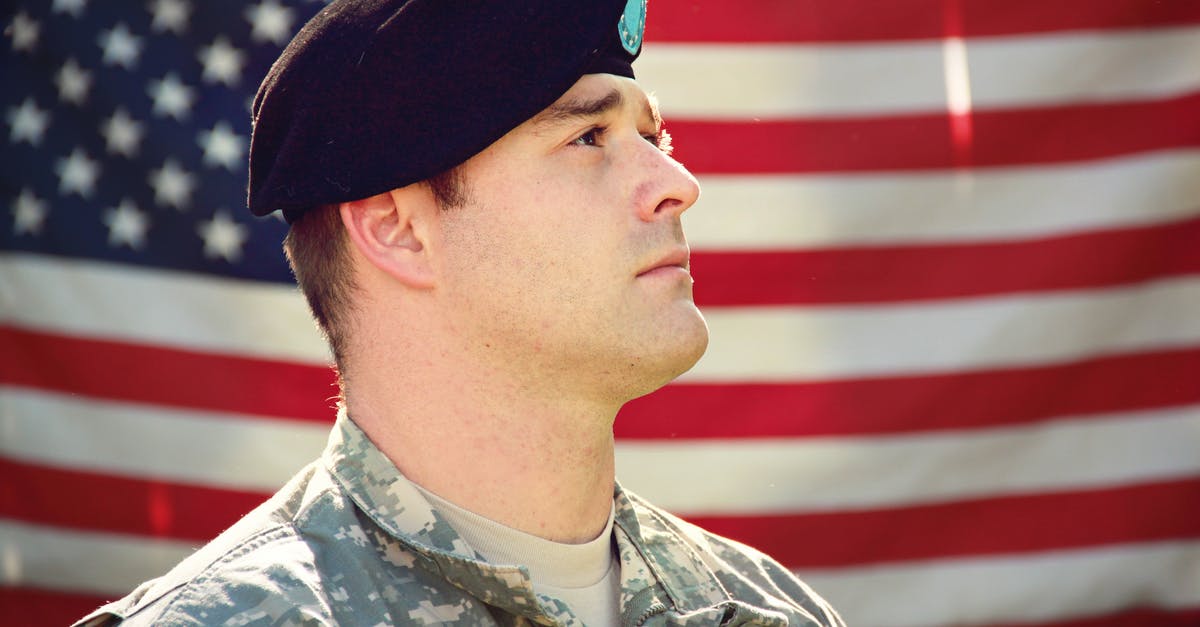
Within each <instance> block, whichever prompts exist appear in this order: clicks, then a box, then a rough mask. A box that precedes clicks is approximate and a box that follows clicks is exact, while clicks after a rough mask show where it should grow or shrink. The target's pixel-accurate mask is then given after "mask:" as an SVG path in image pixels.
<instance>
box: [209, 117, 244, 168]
mask: <svg viewBox="0 0 1200 627" xmlns="http://www.w3.org/2000/svg"><path fill="white" fill-rule="evenodd" d="M197 141H198V143H199V144H200V147H201V148H203V149H204V163H205V164H207V165H211V166H222V167H224V168H225V169H226V170H229V171H230V172H234V171H236V170H237V168H238V166H239V165H241V161H242V155H243V154H244V153H245V152H246V140H245V138H243V137H242V136H240V135H238V134H236V133H234V132H233V129H232V128H230V126H229V123H227V122H225V121H224V120H222V121H220V122H217V125H216V126H214V127H213V128H212V130H208V131H201V132H200V134H199V135H198V139H197Z"/></svg>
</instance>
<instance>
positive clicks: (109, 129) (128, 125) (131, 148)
mask: <svg viewBox="0 0 1200 627" xmlns="http://www.w3.org/2000/svg"><path fill="white" fill-rule="evenodd" d="M100 133H101V134H102V135H104V141H105V143H106V148H107V150H108V152H110V153H113V154H118V155H124V156H126V157H130V158H133V157H136V156H137V154H138V149H139V146H140V144H141V142H142V137H143V136H144V135H145V129H143V128H142V124H141V122H138V121H137V120H134V119H133V118H131V117H129V112H127V111H126V110H125V108H124V107H117V110H116V111H114V112H113V114H112V116H111V117H109V118H108V120H107V121H105V122H104V126H103V127H102V128H101V129H100Z"/></svg>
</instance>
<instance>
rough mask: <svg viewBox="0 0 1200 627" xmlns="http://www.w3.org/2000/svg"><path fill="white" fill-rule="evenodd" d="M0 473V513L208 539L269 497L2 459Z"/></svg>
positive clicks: (83, 526)
mask: <svg viewBox="0 0 1200 627" xmlns="http://www.w3.org/2000/svg"><path fill="white" fill-rule="evenodd" d="M0 475H3V476H4V477H5V481H6V482H7V483H9V484H10V489H8V490H4V491H3V492H0V517H4V518H12V519H16V520H23V521H26V522H30V523H36V524H44V525H52V526H55V527H70V528H75V529H87V530H89V531H105V532H110V533H124V534H135V535H141V536H153V537H157V538H178V539H184V540H200V541H205V540H209V539H211V538H213V537H214V536H216V535H217V534H218V533H220V532H221V531H223V530H224V529H225V528H226V527H228V526H229V525H232V524H233V523H235V522H237V520H238V518H239V517H241V516H242V515H243V514H245V513H246V512H249V511H250V510H252V509H254V508H255V507H257V506H258V505H259V504H260V503H262V502H263V501H264V500H266V499H267V498H268V497H269V496H270V494H261V493H255V492H247V491H241V490H232V489H218V488H209V487H203V486H189V485H185V484H180V483H172V482H171V481H169V480H161V479H154V478H150V477H138V478H130V477H117V476H113V475H107V474H101V473H94V472H87V471H82V470H66V469H60V468H51V467H48V466H40V465H35V464H27V463H23V462H18V461H14V460H11V459H4V458H0ZM81 503H86V504H87V505H86V506H81Z"/></svg>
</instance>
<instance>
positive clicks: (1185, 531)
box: [687, 477, 1200, 569]
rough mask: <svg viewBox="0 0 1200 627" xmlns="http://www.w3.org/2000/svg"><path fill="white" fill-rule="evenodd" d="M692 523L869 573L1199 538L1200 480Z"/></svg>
mask: <svg viewBox="0 0 1200 627" xmlns="http://www.w3.org/2000/svg"><path fill="white" fill-rule="evenodd" d="M687 518H688V519H689V520H690V521H692V522H694V523H696V524H697V525H700V526H701V527H704V528H705V529H707V530H709V531H712V532H714V533H717V534H719V535H723V536H726V537H729V538H732V539H734V540H738V541H740V542H744V543H746V544H749V545H750V546H753V547H755V548H757V549H759V550H761V551H763V552H765V553H767V554H768V555H770V556H772V557H774V558H775V559H776V560H779V561H780V562H781V563H783V564H784V565H786V566H788V567H789V568H793V569H803V568H830V567H842V566H862V565H865V564H871V563H885V562H899V561H907V560H922V559H934V558H946V557H956V556H967V555H970V556H973V557H977V556H983V555H1000V554H1012V553H1023V552H1033V551H1051V550H1063V549H1068V548H1080V547H1090V546H1102V545H1109V544H1123V543H1132V542H1155V541H1162V540H1178V539H1193V538H1198V537H1200V478H1196V477H1193V478H1188V479H1182V480H1177V481H1163V482H1156V483H1145V484H1139V485H1132V486H1122V487H1118V488H1105V489H1098V490H1088V491H1074V492H1056V493H1042V494H1032V495H1021V496H1005V497H994V498H987V499H976V500H964V501H956V502H952V503H939V504H935V505H910V506H906V507H898V508H888V509H872V510H867V511H839V512H830V513H808V514H779V515H751V516H737V517H733V516H688V517H687ZM796 538H823V539H829V538H837V542H829V541H817V542H797V541H796Z"/></svg>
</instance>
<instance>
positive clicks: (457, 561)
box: [76, 413, 843, 627]
mask: <svg viewBox="0 0 1200 627" xmlns="http://www.w3.org/2000/svg"><path fill="white" fill-rule="evenodd" d="M614 499H615V504H616V514H615V522H614V531H613V533H614V534H616V541H617V548H618V552H619V555H620V560H621V564H620V567H621V595H620V600H619V602H620V616H621V624H623V625H647V626H652V625H653V626H658V625H662V626H666V625H673V626H682V625H812V626H815V625H824V626H836V625H842V624H843V623H842V622H841V619H840V618H839V617H838V616H837V614H836V613H835V612H834V611H833V610H832V609H831V608H830V607H829V605H828V604H827V603H825V602H824V601H823V600H822V599H821V598H820V597H818V596H817V595H816V594H814V593H813V592H812V590H810V589H809V588H807V587H806V586H805V585H804V584H803V583H801V582H800V581H798V580H797V579H796V578H795V577H793V576H792V575H791V573H789V572H788V571H787V570H786V569H784V568H783V567H781V566H780V565H779V564H777V563H776V562H774V561H773V560H771V559H770V558H768V557H766V556H764V555H762V554H761V553H759V552H757V551H755V550H753V549H750V548H748V547H745V546H743V545H740V544H737V543H735V542H732V541H730V540H727V539H724V538H720V537H718V536H714V535H712V534H709V533H707V532H704V531H703V530H701V529H699V528H697V527H695V526H693V525H690V524H688V523H686V522H684V521H682V520H680V519H678V518H675V517H673V516H671V515H670V514H667V513H665V512H663V511H661V510H659V509H657V508H655V507H653V506H651V505H649V504H648V503H646V502H645V501H643V500H641V499H640V498H638V497H637V496H634V495H633V494H631V493H629V492H626V491H624V490H622V489H621V488H620V486H618V487H617V489H616V493H615V495H614ZM118 623H119V624H122V625H126V626H129V627H134V626H140V625H168V626H176V625H228V626H234V625H237V626H246V627H251V626H253V627H259V626H263V627H265V626H268V625H270V626H284V625H344V626H359V625H361V626H376V625H463V626H473V625H513V626H515V625H532V624H540V625H564V626H567V625H582V622H581V621H580V620H579V619H577V618H576V617H575V615H574V614H573V613H572V612H571V610H570V608H569V607H567V606H566V604H565V603H563V602H562V601H561V600H559V599H556V598H553V597H550V596H547V595H544V594H540V595H539V594H535V593H534V590H533V584H532V582H531V581H530V578H529V573H528V571H527V570H525V569H524V568H522V567H519V566H512V565H496V564H489V563H487V562H485V561H484V560H483V558H482V557H481V556H480V555H478V554H477V553H476V552H475V551H474V550H473V549H472V548H471V547H470V546H468V545H467V543H466V542H465V541H463V539H462V538H461V537H460V536H459V535H458V533H457V532H455V531H454V529H453V528H452V527H451V526H450V524H449V523H447V522H446V520H445V519H444V518H443V517H442V516H441V515H440V514H438V512H437V511H435V510H434V509H433V508H432V507H431V506H430V504H429V502H428V501H427V500H426V499H425V498H424V496H423V495H421V493H420V492H419V491H418V490H417V489H416V487H414V486H413V485H412V484H411V483H410V482H408V481H407V480H406V479H405V478H404V477H403V476H402V475H401V474H400V472H399V471H398V470H397V469H396V467H395V466H394V465H393V464H392V463H391V461H390V460H388V458H387V457H385V456H384V455H383V453H382V452H380V451H379V449H377V448H375V446H374V445H373V444H372V443H371V441H370V440H368V439H367V437H366V435H364V434H363V432H362V431H361V430H359V429H358V427H357V426H356V425H355V424H354V423H353V422H352V421H351V420H350V419H349V418H348V417H347V416H346V415H345V414H344V413H343V414H342V415H340V416H339V417H338V420H337V423H336V424H335V426H334V429H333V433H332V434H331V436H330V440H329V444H328V446H327V447H326V449H325V452H324V454H323V455H322V456H321V458H320V459H319V460H317V461H316V462H314V463H313V464H311V465H310V466H308V467H307V468H305V469H304V470H303V471H302V472H301V473H300V474H298V475H297V476H296V477H294V478H293V479H292V480H291V481H290V482H289V483H288V484H287V485H286V486H285V487H284V488H283V489H282V490H281V491H280V492H279V493H278V494H276V495H275V496H274V497H272V498H271V499H270V500H269V501H267V502H266V503H264V504H263V505H262V506H260V507H259V508H257V509H256V510H254V511H253V512H252V513H250V514H249V515H247V516H246V517H245V518H243V519H242V520H241V521H239V522H238V523H237V524H236V525H234V526H233V527H231V528H230V529H229V530H227V531H226V532H225V533H223V534H221V535H220V536H219V537H218V538H217V539H215V540H213V541H212V542H211V543H209V544H208V545H207V546H205V547H203V548H201V549H200V550H199V551H197V552H196V553H194V554H193V555H191V556H190V557H188V558H187V559H185V560H184V561H183V562H181V563H180V564H179V565H178V566H176V567H175V568H174V569H173V570H172V571H171V572H169V573H167V574H166V575H164V576H163V577H160V578H158V579H154V580H151V581H148V582H146V583H144V584H142V585H141V586H139V587H138V588H137V589H136V590H134V591H133V592H132V593H131V594H130V595H129V596H127V597H125V598H123V599H121V600H119V601H117V602H115V603H111V604H109V605H107V606H105V607H103V608H100V609H99V610H97V611H96V612H95V613H93V614H92V615H90V616H88V617H87V618H84V619H83V620H81V621H80V622H79V623H77V624H76V625H77V626H87V627H94V626H98V625H115V624H118ZM593 627H595V626H593Z"/></svg>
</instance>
